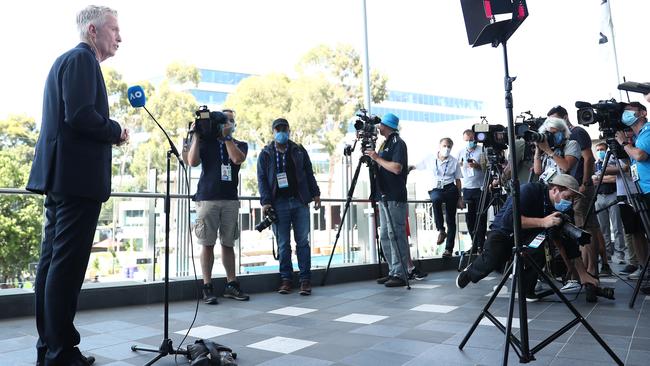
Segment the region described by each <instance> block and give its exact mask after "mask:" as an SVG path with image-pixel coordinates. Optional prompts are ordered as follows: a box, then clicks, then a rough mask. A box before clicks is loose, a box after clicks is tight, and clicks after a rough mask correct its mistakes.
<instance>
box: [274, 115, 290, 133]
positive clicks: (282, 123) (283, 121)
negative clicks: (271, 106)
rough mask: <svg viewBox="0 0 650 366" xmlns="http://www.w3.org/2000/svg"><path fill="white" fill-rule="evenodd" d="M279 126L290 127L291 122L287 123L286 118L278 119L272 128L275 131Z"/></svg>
mask: <svg viewBox="0 0 650 366" xmlns="http://www.w3.org/2000/svg"><path fill="white" fill-rule="evenodd" d="M278 126H287V127H289V121H287V120H286V119H284V118H278V119H276V120H275V121H273V125H271V128H272V129H274V130H275V128H276V127H278Z"/></svg>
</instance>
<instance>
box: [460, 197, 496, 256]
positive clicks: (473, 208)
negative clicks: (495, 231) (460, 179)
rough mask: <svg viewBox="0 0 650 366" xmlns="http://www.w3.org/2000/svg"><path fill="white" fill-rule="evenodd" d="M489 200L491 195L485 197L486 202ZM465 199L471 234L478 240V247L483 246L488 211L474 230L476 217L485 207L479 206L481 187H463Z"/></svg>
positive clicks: (468, 227)
mask: <svg viewBox="0 0 650 366" xmlns="http://www.w3.org/2000/svg"><path fill="white" fill-rule="evenodd" d="M489 200H490V197H489V195H488V196H487V197H486V198H485V203H486V204H487V203H488V202H489ZM463 201H465V204H467V214H466V216H465V218H466V220H467V230H469V236H470V237H471V238H472V241H475V242H476V248H483V243H485V231H486V230H487V212H486V213H485V214H484V215H483V216H482V217H481V221H480V222H479V226H478V229H477V230H476V232H474V227H475V226H476V217H477V216H478V215H479V214H480V213H481V211H483V210H484V209H485V208H484V207H479V203H480V201H481V189H480V188H463ZM474 236H476V240H475V239H474ZM472 249H475V248H472Z"/></svg>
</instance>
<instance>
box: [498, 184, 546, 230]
mask: <svg viewBox="0 0 650 366" xmlns="http://www.w3.org/2000/svg"><path fill="white" fill-rule="evenodd" d="M553 211H555V209H554V208H553V206H552V205H551V200H550V199H549V198H548V188H547V187H546V186H545V185H544V184H543V183H526V184H524V185H522V186H521V191H520V195H519V214H520V215H521V216H526V217H538V218H541V217H546V216H547V215H549V214H551V212H553ZM490 230H495V231H500V232H502V233H504V234H506V235H511V234H512V233H513V228H512V196H509V197H508V199H507V200H506V203H505V205H503V207H502V208H501V210H499V212H498V213H497V215H496V216H495V217H494V221H493V222H492V225H491V226H490ZM542 230H543V229H542V228H534V229H522V238H526V237H528V236H530V235H533V234H534V235H536V234H537V233H539V232H540V231H542Z"/></svg>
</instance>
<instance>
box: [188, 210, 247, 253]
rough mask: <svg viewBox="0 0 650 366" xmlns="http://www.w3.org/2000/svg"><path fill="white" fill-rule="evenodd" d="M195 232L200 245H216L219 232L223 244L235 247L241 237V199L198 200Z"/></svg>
mask: <svg viewBox="0 0 650 366" xmlns="http://www.w3.org/2000/svg"><path fill="white" fill-rule="evenodd" d="M196 211H197V217H196V222H195V223H194V234H195V235H196V238H197V243H198V244H200V245H215V244H216V243H217V232H218V233H219V239H221V245H223V246H226V247H231V248H232V247H234V246H235V240H237V239H239V201H238V200H219V201H196Z"/></svg>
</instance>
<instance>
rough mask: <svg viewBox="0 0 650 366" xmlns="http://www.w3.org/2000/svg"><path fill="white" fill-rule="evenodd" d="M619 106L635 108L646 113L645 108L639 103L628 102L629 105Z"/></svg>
mask: <svg viewBox="0 0 650 366" xmlns="http://www.w3.org/2000/svg"><path fill="white" fill-rule="evenodd" d="M621 104H622V105H623V107H627V106H630V107H634V108H636V109H638V110H640V111H644V112H647V111H648V110H647V109H646V107H645V106H644V105H643V104H641V103H639V102H630V103H621Z"/></svg>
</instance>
